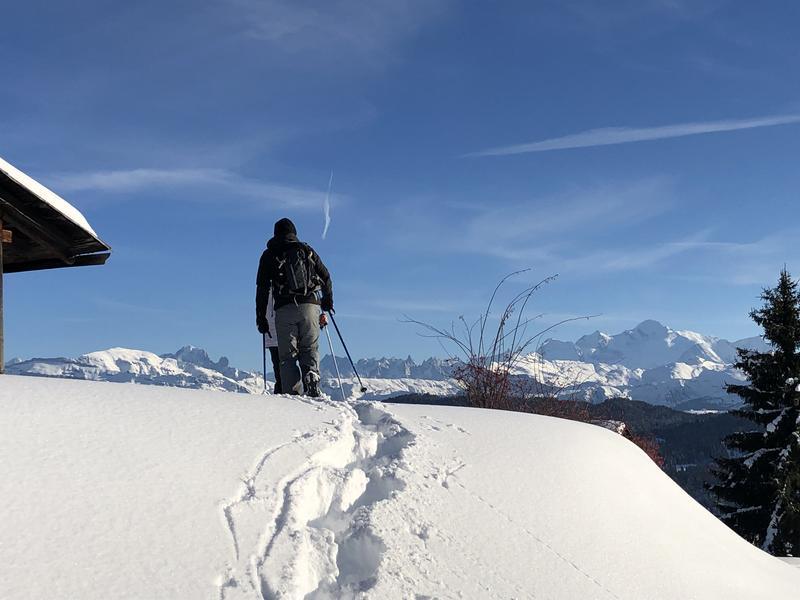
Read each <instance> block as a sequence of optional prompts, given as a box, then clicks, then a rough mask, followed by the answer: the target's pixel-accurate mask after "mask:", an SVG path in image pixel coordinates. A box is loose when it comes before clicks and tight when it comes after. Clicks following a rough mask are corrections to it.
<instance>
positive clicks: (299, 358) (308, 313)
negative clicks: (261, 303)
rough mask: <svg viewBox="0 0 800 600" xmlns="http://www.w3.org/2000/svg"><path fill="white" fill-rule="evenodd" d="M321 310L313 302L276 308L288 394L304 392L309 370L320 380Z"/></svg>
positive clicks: (283, 385)
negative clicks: (304, 381) (304, 380)
mask: <svg viewBox="0 0 800 600" xmlns="http://www.w3.org/2000/svg"><path fill="white" fill-rule="evenodd" d="M319 311H320V309H319V306H317V305H316V304H310V303H309V304H287V305H286V306H281V307H280V308H279V309H278V310H277V311H275V329H277V333H278V355H279V356H280V360H281V391H282V392H283V393H284V394H303V393H304V392H305V390H304V386H303V379H304V378H305V377H307V376H308V374H309V373H314V375H312V377H316V378H317V380H319V314H320V313H319ZM298 364H299V366H298Z"/></svg>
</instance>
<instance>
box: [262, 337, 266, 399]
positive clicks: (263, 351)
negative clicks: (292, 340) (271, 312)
mask: <svg viewBox="0 0 800 600" xmlns="http://www.w3.org/2000/svg"><path fill="white" fill-rule="evenodd" d="M261 354H262V355H263V357H264V370H263V371H261V376H262V377H263V379H264V393H265V394H266V393H267V334H266V333H262V334H261Z"/></svg>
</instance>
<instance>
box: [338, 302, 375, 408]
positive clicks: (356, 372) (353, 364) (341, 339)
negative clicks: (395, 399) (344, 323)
mask: <svg viewBox="0 0 800 600" xmlns="http://www.w3.org/2000/svg"><path fill="white" fill-rule="evenodd" d="M328 316H329V317H330V318H331V323H333V327H334V329H336V335H338V336H339V341H340V342H342V348H344V352H345V354H347V360H349V361H350V366H351V367H353V373H355V374H356V379H358V383H359V384H360V385H361V393H362V394H364V393H366V391H367V386H365V385H364V382H363V381H361V377H360V376H359V375H358V371H357V370H356V365H355V363H354V362H353V357H352V356H350V351H349V350H348V349H347V344H345V343H344V338H343V337H342V332H341V331H339V326H338V325H337V324H336V319H334V318H333V311H328Z"/></svg>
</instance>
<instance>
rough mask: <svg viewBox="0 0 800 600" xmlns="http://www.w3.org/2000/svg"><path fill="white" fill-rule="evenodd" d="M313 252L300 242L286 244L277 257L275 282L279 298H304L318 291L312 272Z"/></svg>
mask: <svg viewBox="0 0 800 600" xmlns="http://www.w3.org/2000/svg"><path fill="white" fill-rule="evenodd" d="M313 257H314V251H313V250H312V249H311V246H309V245H308V244H304V243H302V242H297V243H294V244H288V245H287V246H286V248H285V249H284V251H283V253H282V254H280V255H278V257H277V260H278V277H277V278H276V280H275V286H276V288H277V293H278V295H280V296H288V297H297V298H302V297H306V296H308V295H309V294H313V293H314V292H316V291H317V290H318V289H319V279H318V278H317V274H316V272H315V270H314V261H313V260H312V259H313Z"/></svg>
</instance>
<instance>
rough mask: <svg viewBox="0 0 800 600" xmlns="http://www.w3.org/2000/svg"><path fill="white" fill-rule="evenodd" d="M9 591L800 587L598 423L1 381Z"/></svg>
mask: <svg viewBox="0 0 800 600" xmlns="http://www.w3.org/2000/svg"><path fill="white" fill-rule="evenodd" d="M0 409H1V410H2V412H3V418H2V419H0V469H2V471H1V472H2V473H3V477H2V478H0V502H2V505H3V507H4V509H5V510H4V517H3V519H0V565H2V568H0V590H2V597H3V598H8V599H18V598H20V599H21V598H82V599H90V600H91V599H95V598H98V599H99V598H189V599H194V598H214V599H219V598H225V599H228V600H231V599H236V598H303V597H307V598H317V599H319V598H340V597H344V598H347V597H364V598H380V599H384V598H388V599H391V598H420V599H421V598H537V599H543V598H550V599H554V600H566V599H570V600H571V599H587V598H616V599H631V600H642V599H647V600H659V599H664V600H666V599H675V600H678V599H679V600H689V599H692V598H696V599H698V600H700V599H703V600H708V599H711V600H713V599H720V600H722V599H726V600H727V599H731V600H736V599H743V600H744V599H748V600H752V599H754V598H756V599H757V598H765V599H766V598H769V599H771V600H772V599H774V600H781V599H786V600H789V599H796V598H797V597H798V592H797V590H798V589H800V571H798V570H797V569H796V568H794V567H793V566H790V565H789V564H787V563H784V562H782V561H780V560H778V559H775V558H772V557H770V556H768V555H767V554H764V553H763V552H761V551H760V550H758V549H756V548H755V547H753V546H751V545H749V544H747V543H746V542H744V541H743V540H741V539H740V538H739V537H738V536H736V535H735V534H734V533H733V532H731V531H730V530H729V529H727V528H726V527H725V526H724V525H723V524H722V523H720V522H719V521H718V520H717V519H715V518H714V517H713V516H712V515H710V514H709V513H708V512H706V511H705V510H704V509H703V508H702V507H700V505H698V504H697V503H696V502H694V501H693V500H692V499H691V498H690V497H689V496H688V495H686V494H685V493H684V492H683V491H682V490H681V489H680V488H678V487H677V485H675V484H674V483H673V482H672V481H671V480H670V479H669V478H668V477H667V476H666V475H664V474H663V473H662V472H661V471H660V470H659V469H658V468H657V467H656V466H655V465H654V464H653V463H652V462H651V461H650V460H649V459H648V458H647V457H646V456H645V455H644V454H643V453H642V452H641V451H640V450H639V449H638V448H637V447H635V446H634V445H632V444H630V443H629V442H628V441H626V440H625V439H624V438H622V437H621V436H618V435H616V434H614V433H612V432H610V431H607V430H605V429H602V428H600V427H595V426H592V425H586V424H580V423H573V422H568V421H562V420H558V419H553V418H549V417H540V416H535V415H524V414H517V413H507V412H495V411H485V410H476V409H466V408H454V407H429V406H392V407H391V408H388V407H386V406H384V405H382V404H379V403H366V402H361V403H339V402H332V401H310V400H304V399H298V398H286V397H275V396H250V395H242V394H231V393H224V392H209V391H197V390H181V389H172V388H162V387H150V386H137V385H125V384H110V383H97V382H80V381H65V380H56V379H41V378H30V377H12V376H3V377H2V378H0Z"/></svg>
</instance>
